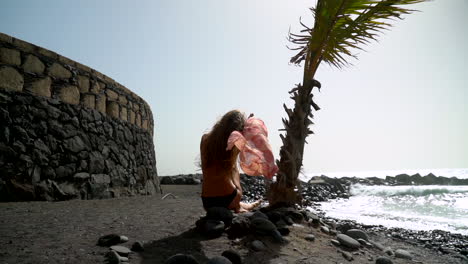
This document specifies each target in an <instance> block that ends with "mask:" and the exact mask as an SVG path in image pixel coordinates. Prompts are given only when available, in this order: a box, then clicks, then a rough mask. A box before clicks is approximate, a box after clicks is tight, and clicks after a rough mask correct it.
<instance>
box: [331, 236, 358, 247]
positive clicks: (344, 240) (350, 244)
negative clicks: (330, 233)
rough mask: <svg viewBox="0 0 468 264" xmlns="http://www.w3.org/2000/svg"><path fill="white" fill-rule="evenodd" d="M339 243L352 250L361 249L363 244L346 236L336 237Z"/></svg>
mask: <svg viewBox="0 0 468 264" xmlns="http://www.w3.org/2000/svg"><path fill="white" fill-rule="evenodd" d="M336 238H337V239H338V241H340V244H342V245H343V246H345V247H348V248H352V249H357V248H360V247H361V244H360V243H359V242H358V241H356V239H354V238H352V237H349V236H347V235H345V234H339V235H337V236H336Z"/></svg>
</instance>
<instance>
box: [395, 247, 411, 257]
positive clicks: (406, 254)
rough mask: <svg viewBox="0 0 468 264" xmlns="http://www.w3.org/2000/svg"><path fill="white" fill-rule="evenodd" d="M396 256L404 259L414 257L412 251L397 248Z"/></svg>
mask: <svg viewBox="0 0 468 264" xmlns="http://www.w3.org/2000/svg"><path fill="white" fill-rule="evenodd" d="M395 257H397V258H402V259H412V258H413V256H411V253H409V252H408V251H406V250H404V249H397V250H395Z"/></svg>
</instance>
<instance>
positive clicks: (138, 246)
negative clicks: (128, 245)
mask: <svg viewBox="0 0 468 264" xmlns="http://www.w3.org/2000/svg"><path fill="white" fill-rule="evenodd" d="M132 251H135V252H141V251H145V247H144V246H143V243H141V242H140V241H136V242H135V243H133V245H132Z"/></svg>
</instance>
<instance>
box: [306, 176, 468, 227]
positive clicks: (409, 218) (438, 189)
mask: <svg viewBox="0 0 468 264" xmlns="http://www.w3.org/2000/svg"><path fill="white" fill-rule="evenodd" d="M402 173H406V174H408V175H413V174H416V173H419V174H420V175H421V176H425V175H427V174H429V173H433V174H434V175H436V176H445V177H457V178H461V179H466V178H468V169H467V168H463V169H437V170H401V171H373V172H369V171H367V172H352V173H328V174H327V173H319V174H317V173H308V174H306V175H302V176H301V178H302V180H307V179H310V177H312V176H315V175H322V174H323V175H327V176H329V177H338V178H339V177H343V176H356V177H361V178H365V177H373V176H375V177H381V178H385V176H387V175H388V176H395V175H398V174H402ZM350 192H351V195H352V196H351V197H350V198H349V199H337V200H333V201H329V202H322V203H320V205H321V209H322V211H323V212H325V213H326V215H327V216H329V217H333V218H337V219H348V220H355V221H357V222H359V223H363V224H368V225H383V226H386V227H400V228H405V229H412V230H426V231H428V230H435V229H439V230H444V231H449V232H452V233H460V234H462V235H468V186H440V185H424V186H364V185H359V184H357V185H353V186H351V190H350Z"/></svg>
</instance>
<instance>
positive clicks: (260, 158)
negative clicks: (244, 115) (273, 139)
mask: <svg viewBox="0 0 468 264" xmlns="http://www.w3.org/2000/svg"><path fill="white" fill-rule="evenodd" d="M267 137H268V130H267V128H266V126H265V124H264V123H263V121H262V120H260V119H258V118H255V117H250V118H249V119H247V121H246V122H245V125H244V130H243V131H242V133H241V132H239V131H233V132H232V133H231V135H230V136H229V138H228V142H227V148H226V150H230V149H232V147H234V146H236V147H237V148H238V149H239V150H240V154H239V155H240V166H241V168H242V170H243V171H244V172H245V173H246V174H248V175H250V176H259V175H263V176H265V178H267V179H271V178H273V176H274V175H275V174H276V172H278V166H276V164H275V158H274V157H273V153H272V151H271V147H270V144H269V143H268V138H267Z"/></svg>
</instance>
